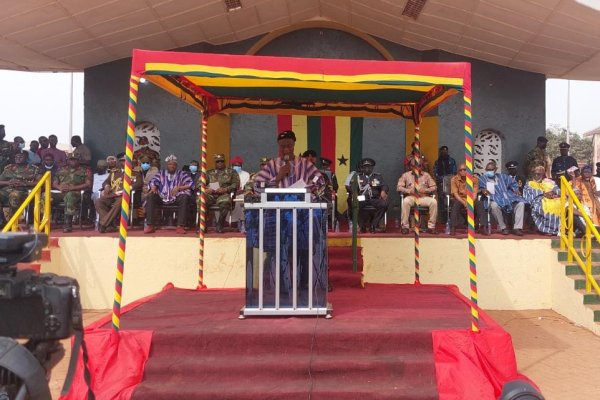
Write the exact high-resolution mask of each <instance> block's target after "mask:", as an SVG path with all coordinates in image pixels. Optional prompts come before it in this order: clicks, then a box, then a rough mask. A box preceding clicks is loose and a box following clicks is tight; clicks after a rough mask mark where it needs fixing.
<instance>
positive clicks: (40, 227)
mask: <svg viewBox="0 0 600 400" xmlns="http://www.w3.org/2000/svg"><path fill="white" fill-rule="evenodd" d="M51 185H52V177H51V175H50V172H46V173H45V174H44V175H43V176H42V178H41V179H40V180H39V182H38V183H37V184H36V185H35V186H34V187H33V189H31V192H29V195H28V196H27V198H26V199H25V201H23V203H22V204H21V206H20V207H19V208H18V209H17V210H16V211H15V212H14V213H13V215H12V216H11V218H10V219H9V220H8V222H7V223H6V225H5V226H4V229H2V232H9V231H12V232H17V231H18V230H19V218H21V215H23V213H24V212H25V210H27V208H28V207H29V205H30V204H31V202H32V201H33V230H34V231H35V232H44V233H46V234H50V201H51V199H50V196H51V195H50V190H51V187H50V186H51ZM42 192H43V193H44V204H43V207H41V206H42ZM41 208H43V210H41ZM41 211H43V213H42V214H41V215H40V212H41Z"/></svg>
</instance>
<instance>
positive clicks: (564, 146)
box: [558, 142, 571, 149]
mask: <svg viewBox="0 0 600 400" xmlns="http://www.w3.org/2000/svg"><path fill="white" fill-rule="evenodd" d="M570 147H571V145H570V144H569V143H567V142H562V143H561V144H559V145H558V148H559V149H568V148H570Z"/></svg>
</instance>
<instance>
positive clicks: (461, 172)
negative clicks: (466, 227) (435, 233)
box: [450, 164, 479, 235]
mask: <svg viewBox="0 0 600 400" xmlns="http://www.w3.org/2000/svg"><path fill="white" fill-rule="evenodd" d="M473 191H474V192H475V195H477V192H478V191H479V179H478V178H477V177H476V176H473ZM450 193H451V195H452V205H451V209H450V234H451V235H456V227H457V226H458V224H459V218H460V213H461V211H463V210H466V209H467V167H466V166H465V164H460V165H459V166H458V174H457V175H454V176H453V177H452V182H451V183H450ZM473 202H474V203H473V204H474V209H477V199H476V198H475V199H473Z"/></svg>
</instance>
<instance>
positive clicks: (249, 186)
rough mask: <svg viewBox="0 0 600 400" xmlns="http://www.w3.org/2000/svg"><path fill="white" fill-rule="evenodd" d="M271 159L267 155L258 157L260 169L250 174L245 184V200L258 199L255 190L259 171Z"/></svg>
mask: <svg viewBox="0 0 600 400" xmlns="http://www.w3.org/2000/svg"><path fill="white" fill-rule="evenodd" d="M269 161H271V159H270V158H269V157H267V156H262V157H260V158H259V159H258V171H257V172H253V173H251V174H250V179H248V182H246V184H245V185H244V200H245V201H250V202H252V201H258V200H259V199H258V197H259V196H258V194H257V193H256V192H255V191H254V183H255V180H256V176H257V175H258V172H259V171H260V170H261V169H263V167H264V166H265V165H267V163H268V162H269Z"/></svg>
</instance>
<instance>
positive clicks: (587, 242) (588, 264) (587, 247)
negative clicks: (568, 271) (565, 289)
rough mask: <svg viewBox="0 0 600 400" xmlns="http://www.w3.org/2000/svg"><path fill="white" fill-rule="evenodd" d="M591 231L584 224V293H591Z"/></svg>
mask: <svg viewBox="0 0 600 400" xmlns="http://www.w3.org/2000/svg"><path fill="white" fill-rule="evenodd" d="M591 279H592V229H591V228H590V225H589V224H585V291H586V293H589V292H591V291H592V280H591Z"/></svg>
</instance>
